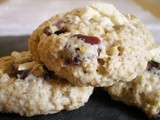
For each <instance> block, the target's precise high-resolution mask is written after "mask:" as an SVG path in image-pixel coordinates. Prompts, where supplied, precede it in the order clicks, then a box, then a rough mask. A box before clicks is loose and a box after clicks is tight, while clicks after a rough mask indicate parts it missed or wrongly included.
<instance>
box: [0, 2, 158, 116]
mask: <svg viewBox="0 0 160 120" xmlns="http://www.w3.org/2000/svg"><path fill="white" fill-rule="evenodd" d="M159 49H160V48H158V46H157V45H156V44H155V42H154V40H153V38H152V35H151V33H150V32H149V31H148V30H147V29H146V28H145V26H144V25H143V24H142V23H141V21H140V20H139V19H138V18H136V17H135V16H133V15H130V14H127V15H124V14H122V13H120V12H119V11H118V10H117V9H116V8H115V7H114V6H113V5H111V4H104V3H93V4H91V5H88V6H86V7H83V8H78V9H74V10H72V11H70V12H67V13H64V14H59V15H55V16H54V17H52V18H50V19H49V20H47V21H45V22H44V23H42V24H41V25H40V26H39V27H38V28H37V29H36V30H35V31H34V32H33V33H32V35H31V36H30V38H29V51H26V52H21V53H18V52H13V53H12V54H11V55H10V56H7V57H3V58H1V59H0V111H5V112H15V113H19V114H20V115H25V116H33V115H38V114H49V113H56V112H59V111H61V110H73V109H77V108H79V107H80V106H83V105H84V104H85V103H86V102H87V101H88V99H89V97H90V95H91V94H92V92H93V88H94V87H102V88H105V90H106V91H107V92H109V94H110V95H111V96H112V97H113V99H116V100H119V101H123V102H124V103H126V104H129V105H135V106H137V107H140V108H142V109H143V110H144V111H145V112H146V113H147V115H149V116H155V115H157V114H158V113H159V112H160V86H159V84H158V83H159V80H160V77H159V76H160V70H159V69H160V52H159ZM6 86H7V87H6Z"/></svg>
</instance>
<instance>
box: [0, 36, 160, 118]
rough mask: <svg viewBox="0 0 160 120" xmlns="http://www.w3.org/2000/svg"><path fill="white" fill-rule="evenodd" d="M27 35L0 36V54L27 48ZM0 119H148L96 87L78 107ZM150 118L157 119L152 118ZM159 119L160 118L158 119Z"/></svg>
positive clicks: (0, 116) (7, 116)
mask: <svg viewBox="0 0 160 120" xmlns="http://www.w3.org/2000/svg"><path fill="white" fill-rule="evenodd" d="M27 39H28V36H20V37H19V36H17V37H16V36H14V37H13V36H10V37H0V56H4V55H9V54H10V52H12V51H15V50H17V51H22V50H27ZM0 120H149V119H148V118H147V117H146V115H145V114H144V113H143V112H142V111H141V110H139V109H137V108H135V107H128V106H126V105H124V104H123V103H121V102H116V101H113V100H111V98H110V96H109V95H108V94H107V93H106V92H104V91H103V90H102V89H101V88H96V89H95V91H94V93H93V95H92V96H91V97H90V100H89V102H88V103H86V105H85V106H83V107H81V108H80V109H77V110H73V111H69V112H66V111H63V112H59V113H56V114H51V115H41V116H35V117H30V118H26V117H20V116H19V115H17V114H6V113H0ZM151 120H158V119H155V118H152V119H151ZM159 120H160V119H159Z"/></svg>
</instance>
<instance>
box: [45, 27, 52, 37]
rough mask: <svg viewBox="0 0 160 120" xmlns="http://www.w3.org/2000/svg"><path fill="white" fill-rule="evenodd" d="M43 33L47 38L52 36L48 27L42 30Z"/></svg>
mask: <svg viewBox="0 0 160 120" xmlns="http://www.w3.org/2000/svg"><path fill="white" fill-rule="evenodd" d="M43 32H44V33H45V34H46V35H47V36H50V35H52V31H51V29H50V28H49V27H46V28H44V30H43Z"/></svg>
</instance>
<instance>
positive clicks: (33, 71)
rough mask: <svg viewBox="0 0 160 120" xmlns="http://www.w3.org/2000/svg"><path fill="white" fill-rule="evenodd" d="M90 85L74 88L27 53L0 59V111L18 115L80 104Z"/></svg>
mask: <svg viewBox="0 0 160 120" xmlns="http://www.w3.org/2000/svg"><path fill="white" fill-rule="evenodd" d="M92 91H93V87H89V86H88V87H77V86H73V85H71V84H70V83H69V82H67V81H66V80H64V79H61V78H59V77H58V76H55V75H54V73H53V72H51V71H49V70H48V69H47V68H45V67H44V66H43V65H42V64H39V63H37V62H35V61H33V60H32V55H31V54H30V53H29V52H21V53H18V52H13V53H12V54H11V56H7V57H3V58H0V111H1V112H9V113H10V112H13V113H18V114H20V115H22V116H34V115H40V114H49V113H56V112H59V111H61V110H73V109H77V108H79V107H81V106H83V105H84V104H85V103H86V102H87V101H88V99H89V97H90V95H91V94H92Z"/></svg>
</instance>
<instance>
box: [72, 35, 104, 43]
mask: <svg viewBox="0 0 160 120" xmlns="http://www.w3.org/2000/svg"><path fill="white" fill-rule="evenodd" d="M74 36H75V37H77V38H79V39H81V40H83V41H84V42H86V43H89V44H91V45H94V44H99V43H100V42H101V40H100V39H99V38H98V37H96V36H87V35H82V34H76V35H74Z"/></svg>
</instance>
